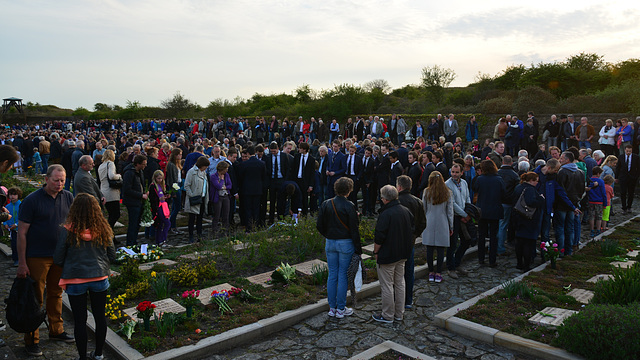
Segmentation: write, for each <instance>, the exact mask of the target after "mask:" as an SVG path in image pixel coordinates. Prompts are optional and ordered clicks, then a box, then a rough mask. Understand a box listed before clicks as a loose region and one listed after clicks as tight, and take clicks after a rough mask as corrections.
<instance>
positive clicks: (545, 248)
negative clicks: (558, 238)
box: [540, 241, 564, 269]
mask: <svg viewBox="0 0 640 360" xmlns="http://www.w3.org/2000/svg"><path fill="white" fill-rule="evenodd" d="M540 249H541V250H542V255H543V256H544V257H545V258H547V259H549V260H551V268H552V269H555V268H556V259H557V258H558V256H560V254H561V253H562V254H564V249H558V243H556V242H553V241H546V242H545V241H543V242H541V243H540Z"/></svg>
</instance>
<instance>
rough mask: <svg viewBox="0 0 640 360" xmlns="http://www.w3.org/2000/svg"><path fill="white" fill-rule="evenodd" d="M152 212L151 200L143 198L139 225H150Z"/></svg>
mask: <svg viewBox="0 0 640 360" xmlns="http://www.w3.org/2000/svg"><path fill="white" fill-rule="evenodd" d="M153 223H154V221H153V214H151V202H150V201H149V199H145V200H144V201H143V202H142V215H140V226H143V227H150V226H151V225H153Z"/></svg>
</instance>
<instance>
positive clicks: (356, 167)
mask: <svg viewBox="0 0 640 360" xmlns="http://www.w3.org/2000/svg"><path fill="white" fill-rule="evenodd" d="M344 157H345V160H344V161H345V174H346V175H350V174H349V171H350V169H349V154H347V155H345V156H344ZM363 168H364V165H363V164H362V156H360V155H358V154H355V158H354V164H353V171H354V172H355V173H356V181H358V180H360V178H361V177H362V171H363Z"/></svg>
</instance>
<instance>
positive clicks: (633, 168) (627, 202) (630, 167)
mask: <svg viewBox="0 0 640 360" xmlns="http://www.w3.org/2000/svg"><path fill="white" fill-rule="evenodd" d="M638 177H640V157H638V155H637V154H633V147H632V146H631V145H627V146H625V148H624V155H620V156H618V166H617V167H616V179H617V180H616V181H617V182H618V183H619V184H620V199H621V201H622V213H624V214H626V213H630V212H631V205H632V204H633V196H634V194H635V191H636V184H637V183H638Z"/></svg>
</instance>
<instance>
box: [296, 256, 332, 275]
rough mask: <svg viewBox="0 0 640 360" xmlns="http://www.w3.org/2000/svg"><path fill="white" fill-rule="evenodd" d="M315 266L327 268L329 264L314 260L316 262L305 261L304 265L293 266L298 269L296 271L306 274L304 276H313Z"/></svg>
mask: <svg viewBox="0 0 640 360" xmlns="http://www.w3.org/2000/svg"><path fill="white" fill-rule="evenodd" d="M314 265H320V266H322V265H324V266H327V263H326V262H324V261H322V260H318V259H314V260H309V261H305V262H303V263H300V264H295V265H292V266H293V267H294V268H296V271H297V272H299V273H301V274H304V275H312V274H313V273H312V271H311V270H312V269H313V266H314Z"/></svg>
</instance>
